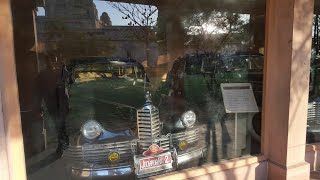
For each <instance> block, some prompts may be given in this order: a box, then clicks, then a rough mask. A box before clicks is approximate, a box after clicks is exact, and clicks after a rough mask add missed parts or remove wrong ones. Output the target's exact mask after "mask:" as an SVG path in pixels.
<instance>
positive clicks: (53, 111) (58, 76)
mask: <svg viewBox="0 0 320 180" xmlns="http://www.w3.org/2000/svg"><path fill="white" fill-rule="evenodd" d="M59 67H62V66H59V64H58V63H57V62H56V60H51V61H50V60H48V61H47V67H46V68H45V69H44V70H42V71H41V72H40V73H39V76H38V90H39V95H40V100H41V101H44V104H45V106H46V109H47V113H48V116H49V117H50V118H51V119H52V120H53V123H54V125H55V129H56V134H57V138H58V147H57V150H56V152H57V154H58V155H61V154H62V151H63V150H64V149H65V148H66V147H67V146H68V143H69V139H68V135H67V133H66V125H65V119H66V115H67V113H68V106H69V105H68V95H67V93H66V91H65V82H64V80H63V79H64V77H63V76H64V74H65V73H62V72H63V71H64V69H63V68H62V69H61V68H59Z"/></svg>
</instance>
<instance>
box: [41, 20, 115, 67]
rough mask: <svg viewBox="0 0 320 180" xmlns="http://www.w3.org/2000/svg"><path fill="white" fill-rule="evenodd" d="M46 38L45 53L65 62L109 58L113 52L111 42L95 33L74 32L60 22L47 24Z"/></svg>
mask: <svg viewBox="0 0 320 180" xmlns="http://www.w3.org/2000/svg"><path fill="white" fill-rule="evenodd" d="M45 38H46V40H45V41H46V47H45V53H47V54H48V55H53V56H56V57H59V58H62V60H64V61H65V60H68V59H71V58H73V57H81V56H107V55H110V54H111V53H112V51H113V46H112V45H111V44H110V42H109V41H108V40H106V39H103V38H101V37H98V35H97V34H96V33H95V32H86V31H72V30H69V29H67V28H66V27H65V26H64V24H63V23H61V22H59V21H51V22H49V23H47V24H46V31H45Z"/></svg>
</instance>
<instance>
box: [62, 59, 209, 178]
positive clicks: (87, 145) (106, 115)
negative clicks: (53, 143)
mask: <svg viewBox="0 0 320 180" xmlns="http://www.w3.org/2000/svg"><path fill="white" fill-rule="evenodd" d="M65 69H66V71H67V73H66V74H68V75H67V76H66V77H65V82H66V84H67V87H68V89H67V92H68V94H69V97H70V98H69V106H70V111H69V113H68V115H67V117H66V124H67V129H68V134H69V139H70V144H69V147H68V149H66V150H65V151H64V154H63V158H64V159H66V161H67V170H68V172H70V173H71V179H117V178H119V179H131V178H143V177H148V176H153V175H157V174H162V173H165V172H169V171H173V170H175V169H178V168H183V167H188V165H189V164H192V163H193V162H195V160H197V161H198V162H199V163H201V159H203V158H204V156H205V154H206V144H205V143H199V140H200V139H204V137H202V136H201V134H199V131H200V128H201V126H199V125H198V124H196V123H195V122H194V121H195V120H196V116H197V115H196V114H195V113H194V112H193V111H192V109H188V108H186V109H184V110H185V111H183V112H182V111H181V112H180V111H176V112H179V113H180V115H178V116H175V117H174V118H175V119H172V118H169V116H162V115H161V114H162V113H161V112H165V109H166V108H165V107H164V106H167V105H168V104H165V103H162V102H164V101H166V102H170V101H167V100H163V98H164V99H170V98H171V97H169V98H168V97H166V96H162V95H158V94H157V93H159V92H160V91H154V90H152V89H151V88H150V85H149V83H148V78H147V76H146V73H145V71H144V68H143V66H141V65H140V64H139V63H138V62H136V61H134V60H130V59H121V58H106V57H85V58H80V59H75V60H72V61H70V63H69V64H68V65H67V66H66V68H65ZM150 92H151V93H150ZM171 99H172V98H171ZM162 109H163V110H162ZM174 109H175V108H173V109H172V110H173V111H174ZM170 117H171V116H170ZM169 121H170V123H173V124H175V125H174V126H173V127H172V128H171V129H168V128H165V127H166V126H167V124H170V123H169ZM186 124H188V125H186ZM181 126H182V127H181ZM202 142H204V141H202Z"/></svg>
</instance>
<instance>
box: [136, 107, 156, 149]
mask: <svg viewBox="0 0 320 180" xmlns="http://www.w3.org/2000/svg"><path fill="white" fill-rule="evenodd" d="M137 126H138V137H139V140H140V141H139V146H140V149H141V150H146V149H148V148H149V146H150V145H151V144H152V143H153V141H154V139H155V138H156V137H158V136H160V118H159V110H158V108H156V107H155V106H153V105H152V104H151V103H147V104H145V105H144V107H143V108H141V109H139V110H138V111H137Z"/></svg>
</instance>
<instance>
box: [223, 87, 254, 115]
mask: <svg viewBox="0 0 320 180" xmlns="http://www.w3.org/2000/svg"><path fill="white" fill-rule="evenodd" d="M221 91H222V96H223V103H224V107H225V109H226V113H248V112H259V109H258V106H257V103H256V99H255V98H254V94H253V91H252V86H251V84H250V83H222V84H221Z"/></svg>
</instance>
